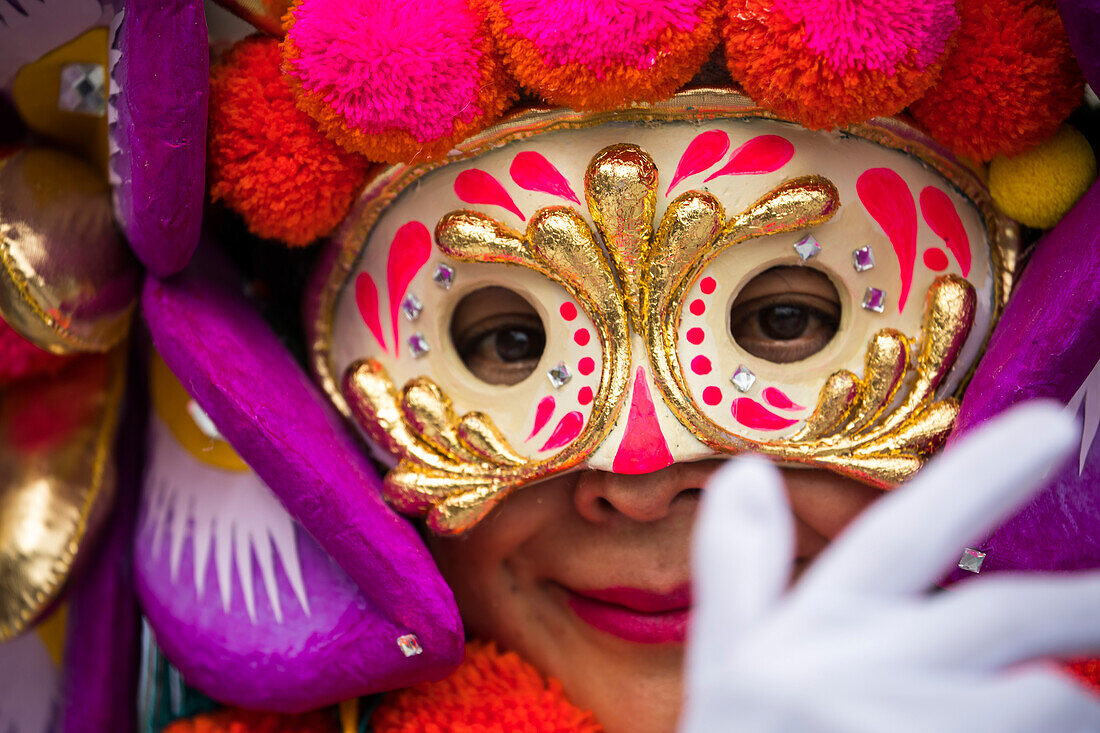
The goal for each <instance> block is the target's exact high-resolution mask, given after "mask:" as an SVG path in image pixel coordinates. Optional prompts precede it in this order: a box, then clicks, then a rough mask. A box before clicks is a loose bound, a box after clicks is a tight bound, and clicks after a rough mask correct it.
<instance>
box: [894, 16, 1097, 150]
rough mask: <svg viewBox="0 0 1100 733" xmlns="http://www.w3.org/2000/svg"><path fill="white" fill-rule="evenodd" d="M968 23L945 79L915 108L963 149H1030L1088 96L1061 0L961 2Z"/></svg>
mask: <svg viewBox="0 0 1100 733" xmlns="http://www.w3.org/2000/svg"><path fill="white" fill-rule="evenodd" d="M959 13H960V15H961V17H962V27H961V28H960V29H959V34H958V35H959V40H958V43H957V44H956V47H955V50H954V52H952V54H951V56H950V57H949V59H948V62H947V63H946V64H945V66H944V71H943V74H942V75H941V76H940V80H939V82H938V83H937V84H936V85H935V86H934V87H932V89H930V90H929V91H928V93H927V94H925V95H924V96H923V97H922V98H921V99H920V100H918V101H917V102H916V103H914V104H913V105H912V106H911V107H910V112H912V114H913V116H914V117H915V118H916V119H917V121H918V122H919V123H920V124H921V125H922V126H924V128H925V129H926V130H928V132H929V133H930V134H931V135H932V137H934V138H936V139H937V140H939V141H940V142H942V143H943V144H945V145H947V146H948V147H949V148H951V149H952V150H954V151H955V152H956V153H959V154H961V155H965V156H968V157H971V158H975V159H977V160H981V161H987V160H990V159H992V158H993V157H994V156H996V155H998V154H1004V155H1008V156H1012V155H1018V154H1019V153H1023V152H1025V151H1027V150H1029V149H1031V148H1033V147H1035V146H1036V145H1038V144H1039V143H1041V142H1042V141H1043V140H1045V139H1047V138H1048V137H1050V136H1051V135H1053V134H1054V132H1055V131H1056V130H1057V129H1058V126H1059V125H1061V123H1062V122H1063V121H1064V120H1065V119H1066V117H1067V116H1068V115H1069V113H1070V112H1072V111H1073V110H1074V109H1075V108H1076V107H1077V105H1079V104H1080V103H1081V98H1082V92H1083V84H1084V79H1083V77H1082V76H1081V71H1080V69H1079V68H1078V67H1077V62H1076V61H1075V60H1074V58H1073V53H1072V51H1071V50H1070V47H1069V40H1068V39H1067V38H1066V32H1065V29H1064V28H1063V27H1062V20H1061V18H1060V17H1059V16H1058V10H1057V9H1056V8H1055V7H1054V3H1037V2H1033V1H1032V0H991V1H990V2H962V3H960V4H959Z"/></svg>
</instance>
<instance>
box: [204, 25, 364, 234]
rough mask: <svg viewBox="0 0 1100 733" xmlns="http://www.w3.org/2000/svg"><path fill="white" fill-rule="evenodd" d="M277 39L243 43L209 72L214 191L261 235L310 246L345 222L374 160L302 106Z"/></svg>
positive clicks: (212, 189)
mask: <svg viewBox="0 0 1100 733" xmlns="http://www.w3.org/2000/svg"><path fill="white" fill-rule="evenodd" d="M280 63H281V58H280V54H279V42H278V41H277V40H275V39H271V38H258V37H257V38H248V39H245V40H244V41H241V42H240V43H238V44H237V45H236V46H234V47H233V49H232V50H231V51H230V52H229V54H228V55H227V56H226V58H225V60H224V62H223V63H221V64H219V65H218V66H216V67H215V68H214V69H213V70H212V72H211V75H210V134H209V137H210V159H209V179H210V194H211V196H212V197H213V198H214V199H215V200H217V199H222V200H224V201H225V202H226V204H228V205H229V207H230V208H232V209H233V210H234V211H236V212H237V213H239V214H240V215H241V216H242V217H244V220H245V222H246V223H247V225H248V228H249V230H250V231H251V232H252V233H253V234H256V235H258V236H261V237H267V238H270V239H279V240H282V241H283V242H286V243H287V244H289V245H292V246H302V245H306V244H309V243H310V242H312V241H313V240H315V239H317V238H318V237H322V236H324V235H326V234H328V233H329V232H330V231H332V229H333V228H334V227H335V226H336V225H337V224H339V223H340V221H341V220H342V219H343V218H344V216H345V215H346V214H347V212H348V209H349V208H350V207H351V204H352V202H353V201H354V199H355V196H356V194H357V193H358V192H359V190H360V188H362V186H363V182H364V180H365V178H366V174H367V170H368V166H369V163H368V162H367V160H366V159H364V158H363V157H361V156H359V155H355V154H353V153H348V152H347V151H345V150H344V149H342V148H341V147H340V146H339V145H337V144H336V143H334V142H333V141H331V140H329V139H328V138H326V137H325V136H324V135H322V134H321V133H320V132H319V131H318V130H317V127H316V125H315V124H314V123H313V120H312V119H310V117H309V115H307V114H305V113H304V112H302V111H301V110H299V109H298V108H297V106H296V105H295V103H294V93H293V91H292V89H291V88H290V85H289V84H288V83H287V81H286V79H284V78H283V77H282V75H281V72H280Z"/></svg>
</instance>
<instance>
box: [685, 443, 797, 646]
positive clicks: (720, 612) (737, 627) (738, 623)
mask: <svg viewBox="0 0 1100 733" xmlns="http://www.w3.org/2000/svg"><path fill="white" fill-rule="evenodd" d="M790 511H791V510H790V507H789V505H788V504H787V497H786V494H785V493H784V491H783V486H782V478H781V476H780V474H779V471H777V470H776V468H775V467H774V466H772V465H771V463H769V462H768V461H766V460H764V459H762V458H759V457H756V456H745V457H741V458H735V459H732V460H730V461H729V462H728V463H727V464H726V465H725V466H723V467H722V468H721V470H719V471H718V472H717V473H716V474H715V475H714V476H713V477H712V478H711V480H710V481H709V482H708V483H707V487H706V490H705V491H704V492H703V501H702V506H701V507H700V515H699V518H698V520H697V522H696V526H695V536H694V540H693V549H692V571H693V572H692V576H693V578H694V581H693V582H694V586H695V591H694V611H693V614H692V622H691V644H690V647H689V652H688V653H689V656H693V657H694V659H693V663H702V664H704V665H705V664H706V663H707V661H708V660H709V659H710V658H713V659H714V660H715V661H716V662H720V661H721V660H722V659H723V657H724V656H725V650H726V649H727V648H728V647H729V644H728V643H723V641H727V642H728V641H731V640H732V639H733V638H734V637H736V636H737V635H738V634H741V633H743V632H744V631H745V629H747V628H749V627H750V626H751V625H752V624H753V623H755V622H756V621H757V620H758V619H759V618H760V616H761V615H763V614H765V613H766V612H767V611H768V609H770V608H771V607H772V606H773V605H774V604H775V602H776V599H777V598H778V597H779V595H780V594H781V593H782V592H783V590H784V588H786V586H787V583H788V580H789V578H790V571H791V559H792V557H793V554H794V529H793V527H792V524H791V516H790Z"/></svg>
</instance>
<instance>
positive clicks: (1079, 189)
mask: <svg viewBox="0 0 1100 733" xmlns="http://www.w3.org/2000/svg"><path fill="white" fill-rule="evenodd" d="M1095 180H1096V156H1095V155H1093V152H1092V148H1091V147H1089V142H1088V140H1086V139H1085V136H1084V135H1082V134H1081V133H1079V132H1078V131H1077V130H1075V129H1074V128H1072V127H1070V126H1069V125H1063V126H1062V128H1061V129H1059V130H1058V132H1057V133H1055V135H1054V137H1052V138H1050V139H1049V140H1047V141H1046V142H1044V143H1042V144H1041V145H1040V146H1039V147H1037V148H1035V149H1033V150H1029V151H1028V152H1026V153H1022V154H1020V155H1017V156H1016V157H1014V158H1006V157H1005V156H1003V155H1001V156H998V157H996V158H994V159H993V162H992V163H990V165H989V191H990V193H992V194H993V200H994V201H996V202H997V206H999V207H1000V209H1001V211H1003V212H1004V213H1006V214H1008V215H1009V216H1011V217H1012V218H1013V219H1015V220H1016V221H1018V222H1020V223H1021V224H1026V225H1027V226H1029V227H1035V228H1036V229H1050V228H1051V227H1053V226H1054V225H1055V224H1057V223H1058V221H1059V220H1060V219H1061V218H1062V217H1063V216H1065V213H1066V212H1067V211H1069V210H1070V209H1071V208H1072V207H1073V205H1074V204H1075V203H1077V200H1078V199H1080V198H1081V197H1082V196H1084V195H1085V192H1086V191H1088V189H1089V186H1091V185H1092V182H1093V181H1095Z"/></svg>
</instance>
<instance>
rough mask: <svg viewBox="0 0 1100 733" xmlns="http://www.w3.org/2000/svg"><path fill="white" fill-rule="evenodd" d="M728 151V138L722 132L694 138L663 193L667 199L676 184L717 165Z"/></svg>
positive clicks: (718, 131) (710, 132) (705, 133)
mask: <svg viewBox="0 0 1100 733" xmlns="http://www.w3.org/2000/svg"><path fill="white" fill-rule="evenodd" d="M729 149H730V136H729V135H728V134H726V132H725V131H723V130H710V131H708V132H703V133H700V134H698V135H696V136H695V139H694V140H692V141H691V142H690V143H688V146H687V149H686V150H684V154H683V155H681V156H680V162H679V163H678V164H677V165H676V173H675V174H674V175H673V176H672V183H670V184H668V190H667V191H665V196H666V197H667V196H668V195H669V194H670V193H672V189H674V188H676V184H677V183H679V182H680V181H682V180H684V179H685V178H687V177H688V176H694V175H695V174H696V173H702V172H703V171H705V170H706V169H707V168H710V167H711V166H712V165H714V164H715V163H717V162H718V161H719V160H721V159H722V156H723V155H725V154H726V151H727V150H729Z"/></svg>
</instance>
